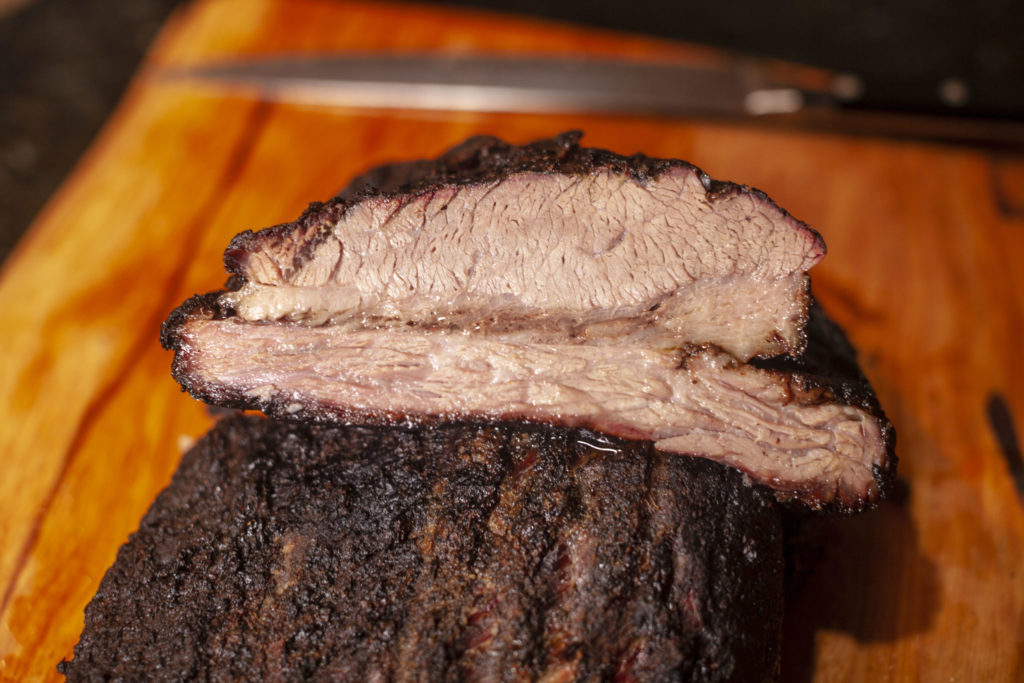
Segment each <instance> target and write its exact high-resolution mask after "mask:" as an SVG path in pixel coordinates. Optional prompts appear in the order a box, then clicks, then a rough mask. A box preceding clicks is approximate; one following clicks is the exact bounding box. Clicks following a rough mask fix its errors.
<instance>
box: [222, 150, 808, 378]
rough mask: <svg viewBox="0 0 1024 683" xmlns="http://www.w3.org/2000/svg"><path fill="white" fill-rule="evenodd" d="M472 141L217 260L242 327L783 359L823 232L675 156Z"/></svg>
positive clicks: (363, 184)
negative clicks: (413, 333) (407, 332)
mask: <svg viewBox="0 0 1024 683" xmlns="http://www.w3.org/2000/svg"><path fill="white" fill-rule="evenodd" d="M578 139H579V134H575V133H570V134H565V135H562V136H559V137H557V138H554V139H552V140H544V141H540V142H537V143H533V144H531V145H525V146H522V147H515V146H511V145H508V144H506V143H503V142H501V141H500V140H496V139H494V138H473V139H471V140H469V141H467V142H466V143H464V144H463V145H461V146H459V147H457V148H455V149H454V150H451V151H449V152H448V153H447V154H445V155H444V156H442V157H441V158H440V159H438V160H436V161H431V162H425V161H421V162H413V163H405V164H399V165H395V166H389V167H383V168H381V169H377V170H375V171H371V172H370V173H368V174H367V175H365V176H363V177H361V178H358V179H357V180H356V181H355V182H354V183H353V185H352V186H350V188H348V189H347V190H346V191H344V192H342V193H341V194H340V195H339V196H338V197H336V198H335V199H334V200H332V201H330V202H328V203H327V204H313V205H311V206H310V208H309V210H308V211H307V212H306V213H305V214H304V215H303V216H302V217H301V218H299V219H298V220H297V221H295V222H294V223H289V224H285V225H280V226H277V227H274V228H269V229H266V230H261V231H259V232H256V233H253V232H245V233H242V234H241V235H239V236H238V237H236V238H235V239H234V240H233V241H232V242H231V245H230V246H229V247H228V249H227V251H226V253H225V263H226V266H227V268H228V270H229V272H231V273H233V274H235V275H236V276H238V278H239V285H240V287H239V289H238V291H235V292H231V293H229V294H226V295H225V296H224V302H223V305H225V306H230V307H231V308H232V309H233V310H234V313H235V315H236V316H237V317H238V318H239V319H242V320H247V321H265V320H275V321H289V322H298V323H303V324H307V325H314V326H315V325H320V324H323V323H325V322H329V323H331V324H332V325H335V326H339V327H341V328H343V329H353V328H359V329H362V328H367V327H371V328H388V327H402V326H406V325H413V326H416V327H417V328H421V329H428V330H430V329H453V328H457V329H459V330H472V331H474V332H475V333H478V334H479V333H482V334H488V335H493V336H496V337H499V338H509V337H511V338H513V339H516V338H520V337H521V336H523V334H524V332H523V331H524V329H525V334H528V336H529V339H530V340H531V341H545V340H548V341H555V342H561V341H571V342H573V343H590V344H602V343H609V344H612V345H617V344H620V343H622V342H623V341H624V339H623V338H624V337H625V336H631V337H633V338H634V339H635V343H641V344H644V345H646V346H653V347H678V346H681V345H684V344H688V343H689V344H705V343H710V344H715V345H716V346H718V347H720V348H722V349H724V350H726V351H728V352H729V353H731V354H733V355H734V356H736V357H737V358H739V359H740V360H747V359H748V358H750V357H751V356H755V355H757V356H773V355H776V354H778V353H783V352H786V353H791V354H793V355H796V354H798V353H799V352H800V350H801V349H802V348H803V338H802V332H801V329H802V327H803V324H804V322H805V315H806V310H807V275H806V271H807V269H808V268H810V267H811V266H813V265H814V264H815V263H817V262H818V261H819V260H820V259H821V258H822V257H823V256H824V253H825V245H824V242H823V241H822V239H821V237H820V236H819V235H818V234H817V233H816V232H814V231H813V230H811V229H810V228H809V227H807V226H806V225H804V224H803V223H801V222H800V221H798V220H796V219H794V218H793V217H792V216H790V215H789V214H787V213H786V212H785V211H783V210H782V209H780V208H779V207H778V206H776V205H775V204H774V203H773V202H772V201H771V200H770V199H769V198H768V197H767V196H765V195H764V194H763V193H762V192H759V191H757V190H754V189H751V188H748V187H743V186H739V185H734V184H732V183H723V182H719V181H715V180H712V179H710V178H709V177H708V175H707V174H706V173H704V172H703V171H701V170H700V169H699V168H697V167H695V166H693V165H691V164H689V163H686V162H683V161H673V160H665V159H651V158H648V157H644V156H640V155H637V156H633V157H628V158H627V157H622V156H618V155H616V154H612V153H610V152H605V151H603V150H595V149H588V148H583V147H580V146H579V144H578Z"/></svg>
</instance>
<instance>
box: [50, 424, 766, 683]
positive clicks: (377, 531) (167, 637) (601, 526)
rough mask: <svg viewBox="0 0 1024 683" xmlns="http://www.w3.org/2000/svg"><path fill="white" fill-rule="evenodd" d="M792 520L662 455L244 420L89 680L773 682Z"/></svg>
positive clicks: (180, 481) (104, 589)
mask: <svg viewBox="0 0 1024 683" xmlns="http://www.w3.org/2000/svg"><path fill="white" fill-rule="evenodd" d="M780 526H781V524H780V512H779V510H778V508H777V506H776V505H775V504H774V502H773V501H772V499H771V497H770V496H768V495H765V493H764V492H763V491H762V490H760V489H758V488H754V487H750V486H747V485H746V484H745V483H744V481H743V478H742V476H741V475H740V474H739V473H738V472H736V471H734V470H731V469H729V468H727V467H723V466H721V465H719V464H717V463H713V462H710V461H706V460H699V459H689V458H675V457H668V456H665V455H663V454H660V453H658V452H656V451H653V450H652V449H651V447H650V445H649V444H644V443H637V442H626V441H619V440H614V439H606V438H603V437H601V436H598V435H596V434H593V433H590V432H587V431H581V430H569V429H557V428H545V427H536V426H534V427H531V426H527V425H512V424H501V425H487V426H479V425H478V426H472V425H465V424H463V425H444V426H441V427H436V428H431V429H421V430H403V429H380V428H371V427H349V428H324V427H311V426H307V425H297V424H290V423H289V424H285V423H278V422H274V421H271V420H266V419H263V418H259V417H242V416H236V417H230V418H225V419H224V420H222V421H221V422H220V423H219V424H218V425H217V426H215V427H214V429H213V430H212V431H211V432H210V433H209V434H208V435H207V436H205V437H204V438H203V439H202V440H201V441H200V442H199V443H198V444H197V446H196V447H195V448H194V449H193V450H191V451H190V452H189V453H187V454H186V455H185V456H184V458H183V459H182V462H181V465H180V466H179V468H178V471H177V472H176V473H175V475H174V478H173V480H172V481H171V484H170V486H169V487H168V488H167V489H166V490H165V491H164V492H163V493H161V494H160V496H159V497H158V498H157V500H156V501H155V502H154V504H153V506H152V507H151V508H150V510H149V512H148V513H147V514H146V516H145V517H144V518H143V520H142V522H141V524H140V526H139V529H138V531H137V532H136V533H134V534H133V535H132V537H131V539H130V540H129V542H128V543H127V544H126V545H125V546H123V547H122V548H121V550H120V551H119V552H118V556H117V560H116V562H115V563H114V565H113V567H111V569H110V570H109V571H108V572H107V574H106V576H105V577H104V578H103V581H102V582H101V584H100V588H99V591H98V592H97V594H96V596H95V597H94V598H93V600H92V601H91V602H90V604H89V606H88V607H87V608H86V612H85V628H84V630H83V632H82V636H81V639H80V641H79V643H78V645H77V646H76V648H75V655H74V659H73V660H72V661H71V662H65V663H62V664H61V667H60V668H61V670H62V671H63V672H64V673H65V674H66V675H67V676H68V678H69V679H70V680H73V681H81V680H112V679H113V680H197V679H198V680H210V679H215V680H306V679H311V678H312V679H316V680H368V681H373V680H396V681H407V680H409V681H411V680H546V681H568V680H611V679H616V680H637V681H642V680H651V681H666V680H680V681H690V680H694V681H696V680H699V681H726V680H730V681H731V680H740V681H757V680H766V679H771V678H773V677H774V676H775V675H777V666H778V655H779V634H780V626H781V621H782V558H781V552H782V550H781V545H782V544H781V529H780Z"/></svg>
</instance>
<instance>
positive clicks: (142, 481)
mask: <svg viewBox="0 0 1024 683" xmlns="http://www.w3.org/2000/svg"><path fill="white" fill-rule="evenodd" d="M337 49H396V50H434V51H449V52H451V51H455V52H474V51H508V52H517V53H544V54H581V53H585V54H605V55H620V56H642V57H646V58H651V59H661V58H664V59H673V58H677V57H690V58H693V57H696V58H700V59H712V60H713V59H714V56H713V55H710V54H708V53H705V52H702V51H700V50H693V49H689V48H682V47H677V46H672V45H669V44H667V43H663V42H658V41H654V40H648V39H643V38H637V37H629V36H619V35H614V34H611V33H600V32H595V31H584V30H580V29H575V28H571V27H568V26H559V25H551V24H541V23H536V22H530V21H519V20H516V21H512V20H508V19H506V18H497V17H495V16H493V15H487V14H475V13H468V12H455V11H451V10H441V9H437V8H429V7H415V6H391V5H381V4H377V3H365V4H357V3H353V4H348V3H335V2H326V1H322V2H314V1H301V2H297V1H286V0H260V1H254V0H249V1H242V0H208V1H206V2H201V3H199V4H197V5H194V6H192V7H190V8H189V9H187V10H186V11H184V12H182V13H181V14H179V15H178V16H176V17H175V18H174V19H173V20H172V21H171V22H170V24H169V26H168V27H167V28H166V30H165V31H164V33H163V35H162V37H161V38H160V40H159V41H158V42H157V44H156V45H155V46H154V48H153V51H152V54H151V57H150V59H149V62H148V64H147V66H146V67H145V68H144V69H143V70H142V71H141V72H140V74H139V76H138V78H137V79H136V82H135V83H134V85H133V87H132V88H131V90H130V92H129V94H128V95H127V96H126V98H125V100H124V102H123V103H122V105H121V107H120V108H119V110H118V112H117V113H116V115H115V116H114V117H113V118H112V119H111V121H110V122H109V124H108V126H107V127H106V129H105V132H104V133H103V134H102V135H101V137H100V138H99V139H98V140H97V142H96V143H95V145H94V146H93V148H92V150H91V151H90V153H89V154H88V155H87V157H86V158H85V159H84V160H83V161H82V163H81V164H80V166H79V168H78V169H77V171H76V172H75V173H74V175H73V177H72V178H71V179H70V180H69V181H68V182H67V183H66V185H65V187H64V188H63V189H62V190H61V191H60V192H59V193H58V194H57V195H56V196H55V197H54V198H53V199H52V201H51V202H50V204H49V206H48V208H47V209H46V211H45V212H44V214H43V215H42V216H40V218H39V219H38V221H37V223H36V225H35V226H34V227H33V229H32V230H31V232H30V233H29V235H28V236H27V238H26V239H25V240H24V241H23V243H22V244H21V245H20V246H19V248H18V249H17V250H16V252H15V253H14V254H13V256H12V257H11V258H10V259H9V261H8V262H7V263H6V264H5V266H4V268H3V270H2V272H0V415H2V417H0V454H2V456H0V457H2V459H3V460H2V464H3V467H2V470H0V472H2V474H0V599H2V602H0V678H3V679H7V680H31V679H51V678H56V677H57V675H56V670H55V666H56V664H57V662H59V661H60V659H61V658H62V657H67V658H70V657H71V655H72V648H73V646H74V644H75V642H76V640H77V637H78V634H79V633H80V631H81V628H82V610H83V608H84V607H85V605H86V603H87V602H88V600H89V599H90V597H91V596H92V595H93V593H94V592H95V590H96V588H97V585H98V583H99V581H100V579H101V578H102V576H103V573H104V571H105V570H106V568H107V567H108V566H110V564H111V563H112V562H113V560H114V556H115V553H116V551H117V548H118V547H119V545H120V544H121V543H123V542H124V541H125V540H126V539H127V537H128V534H129V533H131V531H132V530H133V529H135V528H136V526H137V524H138V521H139V519H140V518H141V517H142V515H143V514H144V513H145V511H146V509H147V507H148V506H149V504H150V502H151V501H152V500H153V498H154V497H155V495H156V493H157V492H158V491H159V490H160V489H161V488H162V487H163V486H165V485H166V483H167V482H168V480H169V478H170V476H171V473H172V472H173V470H174V468H175V466H176V464H177V461H178V459H179V457H180V455H181V452H182V449H184V448H185V447H187V445H188V444H190V443H191V442H192V441H193V440H194V439H195V438H197V437H198V436H199V435H201V434H202V433H203V432H204V430H205V429H207V428H208V426H209V424H210V420H209V418H208V417H207V416H206V414H205V412H204V409H203V407H202V406H201V405H199V404H198V403H196V402H194V401H192V400H191V399H190V398H189V397H188V396H186V395H183V394H181V393H180V392H179V390H178V387H177V385H176V384H175V383H174V382H173V380H171V378H170V375H169V364H170V355H169V354H168V353H166V352H164V351H162V350H161V349H160V347H159V345H158V342H157V334H158V328H159V324H160V322H161V321H162V319H163V318H164V316H165V315H166V314H167V313H168V312H169V311H170V310H171V308H173V307H174V306H175V305H176V304H177V303H178V302H180V301H182V300H183V299H184V298H185V297H187V296H189V295H191V294H192V293H194V292H202V291H208V290H211V289H215V288H217V287H219V286H220V285H221V284H222V283H223V280H224V274H223V270H222V267H221V262H220V255H221V251H222V249H223V248H224V246H225V245H226V244H227V241H228V240H229V239H230V237H231V236H232V235H234V234H235V233H237V232H239V231H241V230H244V229H249V228H257V227H261V226H265V225H270V224H273V223H277V222H281V221H285V220H290V219H292V218H294V217H295V216H297V215H298V213H299V212H300V211H301V210H302V209H303V207H304V206H305V204H306V202H307V201H309V200H311V199H318V198H319V199H322V198H326V197H328V196H330V195H331V194H333V193H334V192H335V191H336V190H337V189H339V188H340V187H341V186H342V185H343V184H344V183H345V182H346V180H347V179H348V178H349V177H351V176H352V175H353V174H355V173H356V172H358V171H361V170H363V169H365V168H366V167H368V166H369V165H372V164H375V163H379V162H384V161H389V160H396V159H403V158H410V157H422V156H428V155H433V154H436V153H438V152H439V151H441V150H442V149H443V148H445V147H446V146H448V145H450V144H453V143H455V142H457V141H459V140H461V139H463V138H465V137H466V136H468V135H472V134H478V133H489V134H497V135H500V136H502V137H504V138H507V139H509V140H512V141H517V142H524V141H527V140H530V139H534V138H538V137H542V136H547V135H550V134H553V133H556V132H559V131H561V130H564V129H569V128H582V129H584V130H585V131H586V132H587V137H586V139H585V140H586V142H587V143H589V144H592V145H598V146H603V147H608V148H612V149H614V150H617V151H620V152H624V153H629V152H633V151H637V150H643V151H645V152H647V153H649V154H653V155H664V156H673V157H682V158H686V159H689V160H692V161H694V162H695V163H697V164H699V165H701V166H702V167H704V168H705V169H706V170H708V171H709V172H710V173H711V174H712V175H713V176H716V177H720V178H729V179H733V180H737V181H739V182H744V183H749V184H751V185H755V186H757V187H760V188H762V189H764V190H766V191H767V192H768V193H769V194H771V195H772V196H773V197H774V198H775V199H776V200H777V201H778V202H779V203H780V204H781V205H782V206H785V207H786V208H787V209H789V210H790V211H791V212H792V213H794V214H795V215H796V216H798V217H800V218H802V219H803V220H806V221H807V222H809V223H811V224H812V225H814V226H815V227H816V228H817V229H818V230H819V231H820V232H821V233H822V234H823V235H824V237H825V239H826V241H827V242H828V246H829V256H828V257H827V258H826V260H825V261H824V263H822V264H821V265H820V266H818V267H817V268H815V270H814V272H813V279H814V288H815V291H816V292H817V294H818V296H819V297H820V298H821V299H822V301H823V302H824V304H825V305H826V307H827V308H828V310H829V311H830V312H831V313H832V314H833V316H834V317H836V318H837V319H838V320H839V321H840V322H841V323H842V324H843V325H844V326H845V327H846V329H847V330H848V332H849V334H850V336H851V338H852V339H853V341H854V342H855V344H856V345H857V346H858V348H859V350H860V353H861V359H862V362H863V364H864V366H865V369H866V372H867V373H868V375H869V376H870V379H871V380H872V381H873V382H874V384H875V386H876V388H877V389H878V393H879V395H880V397H881V400H882V402H883V405H884V406H885V408H886V409H887V410H888V412H889V413H890V416H891V418H892V420H893V422H894V423H895V425H896V427H897V430H898V432H899V444H898V453H899V456H900V458H901V462H900V472H901V476H902V479H903V480H904V481H905V482H906V487H905V488H904V490H903V491H901V492H900V495H897V496H896V497H895V499H894V500H891V501H889V502H887V503H885V504H883V505H882V507H881V508H880V509H879V510H878V511H876V512H873V513H870V514H867V515H863V516H860V517H858V518H854V519H848V520H841V521H837V522H832V521H826V522H823V523H822V529H823V530H819V539H820V540H821V549H820V552H819V553H818V556H817V559H816V561H815V563H813V565H812V570H811V573H810V575H809V576H807V577H805V579H804V580H803V582H802V583H801V584H800V590H799V591H797V592H796V593H795V595H794V599H793V601H792V603H791V605H790V609H789V612H788V614H787V629H786V648H785V649H786V652H785V659H784V675H785V677H786V678H787V679H790V680H822V681H832V680H837V681H838V680H851V681H884V680H900V681H903V680H923V681H932V680H943V681H946V680H958V681H960V680H985V681H1009V680H1024V655H1022V654H1021V653H1022V652H1024V497H1022V496H1021V494H1019V493H1018V492H1017V491H1016V490H1015V486H1014V481H1013V479H1012V477H1011V476H1010V467H1009V466H1008V459H1007V455H1009V456H1010V458H1011V459H1012V456H1013V455H1014V452H1013V451H1014V444H1013V443H1012V439H1010V438H1007V436H1006V435H1005V434H1004V438H1003V439H1002V445H1001V442H1000V440H999V439H997V438H996V436H995V432H994V430H993V429H992V426H991V422H992V417H991V416H992V415H993V414H997V413H999V408H1000V406H1005V411H1004V412H1008V416H1009V423H1010V424H1016V425H1021V424H1024V365H1022V364H1021V363H1020V362H1019V360H1018V352H1019V350H1020V345H1021V340H1022V339H1024V268H1022V267H1021V266H1020V263H1019V261H1020V259H1021V256H1020V255H1021V254H1022V253H1024V161H1022V160H1021V159H1020V158H1014V157H1008V156H998V155H994V154H992V153H988V152H982V151H976V150H970V149H965V148H952V147H940V146H929V145H926V144H920V143H908V142H898V141H892V140H875V139H856V138H851V137H842V136H838V135H836V136H832V135H827V134H810V133H799V132H796V131H780V130H760V129H758V128H756V127H744V126H730V125H724V124H713V123H708V122H696V121H690V122H681V121H674V122H673V121H667V120H657V119H649V118H643V117H625V116H621V117H610V116H586V117H565V116H540V115H501V114H476V113H423V112H400V111H369V110H355V109H353V110H343V109H326V108H315V107H299V106H289V105H284V104H280V103H276V104H275V103H267V102H261V101H259V100H258V99H257V98H255V97H245V96H242V95H239V94H228V93H224V92H221V91H218V90H216V89H214V88H210V87H200V86H197V85H185V84H181V83H173V82H169V81H164V80H160V79H158V78H157V77H156V75H155V72H156V70H157V69H158V67H160V66H161V65H163V66H166V65H176V64H186V63H195V62H197V61H201V60H204V59H207V58H210V57H214V56H217V57H223V56H237V55H248V54H257V53H272V52H282V51H300V52H301V51H318V50H320V51H322V50H337ZM996 421H999V420H998V418H997V420H996ZM1003 422H1006V421H1005V420H1003ZM1003 431H1004V432H1005V431H1006V429H1005V428H1004V430H1003ZM1016 457H1017V458H1018V459H1019V457H1020V452H1019V446H1017V451H1016Z"/></svg>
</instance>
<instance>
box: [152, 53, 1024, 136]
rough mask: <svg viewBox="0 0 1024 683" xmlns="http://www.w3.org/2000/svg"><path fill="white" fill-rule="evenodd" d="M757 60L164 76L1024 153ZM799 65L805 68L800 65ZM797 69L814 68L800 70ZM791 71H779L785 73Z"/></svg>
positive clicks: (393, 58) (339, 59) (281, 94)
mask: <svg viewBox="0 0 1024 683" xmlns="http://www.w3.org/2000/svg"><path fill="white" fill-rule="evenodd" d="M778 66H779V64H778V63H769V62H764V61H763V60H757V59H753V58H731V57H730V58H723V59H721V60H720V62H717V63H715V64H711V65H699V66H695V65H688V64H667V63H652V62H643V61H635V60H625V59H623V60H608V59H583V58H563V57H554V56H544V57H539V56H533V57H521V56H513V55H510V56H493V55H492V56H481V55H454V56H438V55H436V54H433V55H427V54H378V53H373V54H356V53H352V54H342V55H339V54H332V55H324V56H315V55H312V56H310V55H297V56H293V57H292V56H289V57H271V58H253V59H246V60H243V61H234V62H223V63H214V64H203V65H199V66H195V67H187V68H174V69H168V70H165V71H163V72H162V76H163V77H164V78H168V79H175V80H181V79H187V80H191V81H199V82H205V83H213V84H216V85H217V86H219V87H224V88H231V89H240V90H243V91H246V92H249V93H252V94H255V95H256V96H257V97H260V98H263V99H268V100H277V101H288V102H297V103H305V104H313V105H320V106H337V107H364V108H395V109H431V110H443V111H482V112H528V113H567V114H573V113H590V114H593V113H612V114H629V115H657V116H670V117H708V118H717V119H727V120H732V121H743V120H750V119H754V120H756V121H758V122H759V123H762V124H770V125H778V126H785V127H798V128H801V129H805V130H817V131H821V132H829V133H844V134H853V135H870V136H886V137H896V138H911V139H922V140H936V141H942V142H952V143H968V144H975V145H985V146H990V147H998V148H1012V149H1015V150H1017V149H1022V148H1024V123H1022V122H1018V121H1006V120H999V119H977V118H967V117H955V116H934V115H920V114H912V113H907V112H903V111H897V110H893V111H882V110H873V109H870V108H866V107H864V106H862V105H860V104H859V103H858V101H857V96H856V95H852V96H851V95H850V94H843V90H844V89H843V87H842V85H843V83H845V82H846V81H847V80H848V77H844V76H842V75H837V74H827V73H825V72H821V73H822V74H825V77H824V78H818V79H817V80H816V82H817V83H818V85H815V86H812V87H808V86H807V84H806V83H804V84H803V85H802V87H801V86H796V85H794V82H793V81H790V80H787V74H789V75H793V74H795V73H797V72H796V71H794V69H793V68H789V69H788V70H787V68H783V69H779V68H777V67H778ZM792 66H797V65H792ZM797 69H804V70H806V69H808V67H798V66H797ZM780 74H781V75H780Z"/></svg>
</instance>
